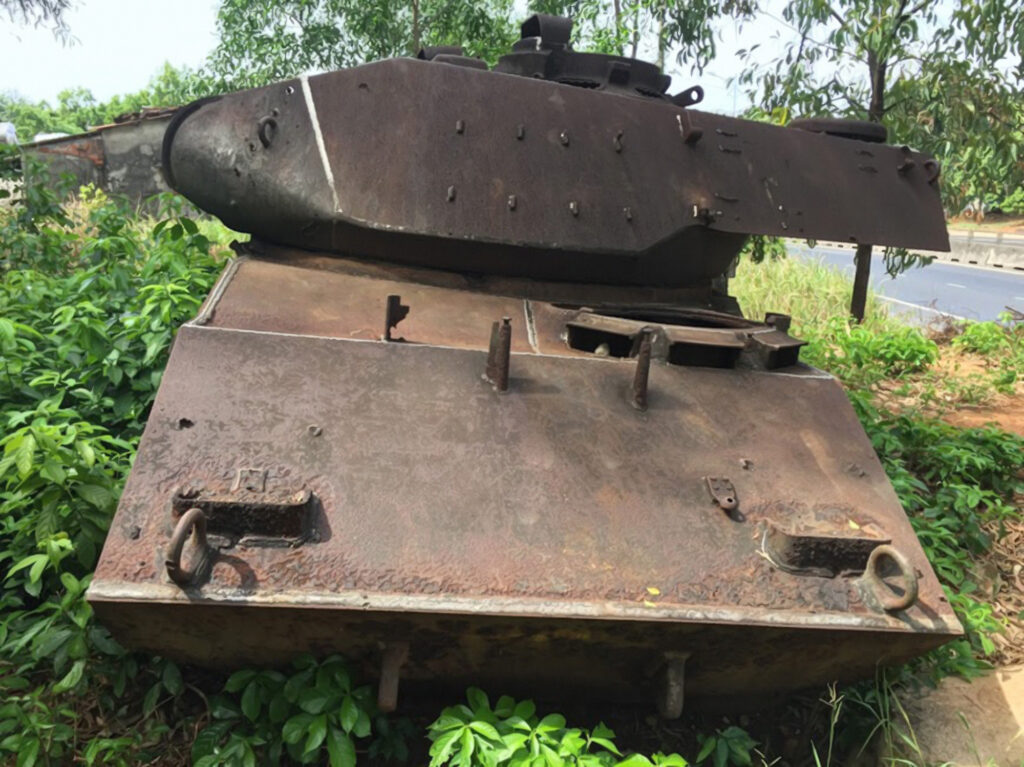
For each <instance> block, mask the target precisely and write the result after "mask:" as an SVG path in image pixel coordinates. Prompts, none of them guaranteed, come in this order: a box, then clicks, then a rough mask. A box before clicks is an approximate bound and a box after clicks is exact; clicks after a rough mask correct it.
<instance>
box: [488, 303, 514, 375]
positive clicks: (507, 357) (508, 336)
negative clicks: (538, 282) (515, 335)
mask: <svg viewBox="0 0 1024 767" xmlns="http://www.w3.org/2000/svg"><path fill="white" fill-rule="evenodd" d="M511 358H512V318H511V317H502V318H501V323H500V324H499V323H497V322H495V323H494V324H492V325H491V343H490V345H489V346H488V349H487V367H486V368H485V369H484V379H485V380H487V381H490V382H491V383H492V384H493V385H494V388H495V390H496V391H498V392H506V391H508V378H509V367H510V365H511V361H512V360H511Z"/></svg>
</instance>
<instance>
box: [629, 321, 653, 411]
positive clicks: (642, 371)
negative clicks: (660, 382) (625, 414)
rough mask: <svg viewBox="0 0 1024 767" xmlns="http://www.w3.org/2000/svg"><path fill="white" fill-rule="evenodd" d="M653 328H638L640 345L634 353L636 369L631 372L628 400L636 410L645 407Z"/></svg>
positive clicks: (649, 375)
mask: <svg viewBox="0 0 1024 767" xmlns="http://www.w3.org/2000/svg"><path fill="white" fill-rule="evenodd" d="M653 334H654V330H653V329H652V328H649V327H644V328H642V329H641V330H640V346H639V350H638V351H637V354H636V369H635V370H634V372H633V386H632V390H631V392H630V402H631V403H632V405H633V407H635V408H636V409H637V410H646V409H647V388H648V383H649V381H650V377H651V336H652V335H653Z"/></svg>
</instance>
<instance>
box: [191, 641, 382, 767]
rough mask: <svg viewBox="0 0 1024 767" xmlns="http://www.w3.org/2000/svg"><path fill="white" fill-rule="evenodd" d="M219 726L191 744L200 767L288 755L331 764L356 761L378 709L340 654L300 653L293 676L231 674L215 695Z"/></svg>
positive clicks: (347, 766)
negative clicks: (316, 655) (321, 656)
mask: <svg viewBox="0 0 1024 767" xmlns="http://www.w3.org/2000/svg"><path fill="white" fill-rule="evenodd" d="M210 714H211V716H212V717H213V719H214V720H215V723H213V724H210V725H209V726H207V727H206V728H204V729H203V730H202V731H201V732H200V733H199V734H198V735H197V736H196V739H195V742H194V743H193V745H192V759H193V764H194V765H195V767H212V765H246V764H255V763H256V754H257V751H258V752H259V753H260V755H261V757H263V760H264V761H269V762H270V763H271V764H280V763H281V761H282V758H283V757H284V756H285V755H287V756H288V757H289V758H290V759H291V760H293V761H294V762H297V763H298V764H314V763H316V764H323V758H324V755H325V752H326V756H327V760H328V763H329V764H330V765H331V767H351V765H354V764H355V763H356V746H355V740H354V739H355V738H367V737H369V735H370V731H371V717H373V716H374V715H375V714H376V706H375V704H374V699H373V692H372V690H371V689H370V688H369V687H367V686H361V687H356V686H354V685H353V681H352V675H351V673H350V672H349V669H348V667H347V666H346V665H345V663H344V661H343V660H342V659H341V658H338V657H336V656H334V657H330V658H327V659H325V660H324V661H323V662H321V663H318V662H317V661H316V660H314V659H313V658H312V657H310V656H305V655H304V656H300V657H299V658H296V660H295V662H294V664H293V673H291V674H290V675H285V674H282V673H280V672H278V671H273V670H262V671H256V670H251V669H249V670H244V671H238V672H236V673H234V674H232V675H231V677H230V678H229V679H228V680H227V682H226V683H225V685H224V689H223V692H222V694H221V695H218V696H216V697H214V698H212V699H211V700H210Z"/></svg>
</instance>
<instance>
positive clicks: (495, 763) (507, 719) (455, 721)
mask: <svg viewBox="0 0 1024 767" xmlns="http://www.w3.org/2000/svg"><path fill="white" fill-rule="evenodd" d="M744 734H745V733H744ZM427 736H428V737H429V738H430V741H431V746H430V767H442V765H455V766H456V767H471V766H475V765H479V767H506V765H507V767H562V766H563V765H564V767H571V766H572V765H578V766H579V767H651V766H652V765H659V766H660V767H686V765H687V761H686V760H685V759H683V757H681V756H680V755H679V754H668V755H666V754H663V753H657V754H654V755H653V756H651V757H647V756H644V755H642V754H631V755H629V756H626V757H623V756H622V753H621V752H620V751H619V749H618V747H616V745H615V733H614V732H612V730H610V729H609V728H608V727H605V726H604V724H598V725H597V726H596V727H595V728H594V729H593V730H585V729H582V728H579V727H568V726H567V725H566V721H565V717H564V716H562V715H561V714H548V715H547V716H543V717H541V716H538V715H537V710H536V706H535V705H534V703H533V701H530V700H524V701H516V700H514V699H512V698H510V697H509V696H507V695H503V696H502V697H501V698H499V699H498V702H497V703H496V704H495V706H494V708H491V703H490V700H488V698H487V695H486V694H484V693H483V692H482V691H481V690H478V689H475V688H470V690H469V691H468V693H467V701H466V704H460V705H458V706H451V707H449V708H446V709H444V711H442V712H441V715H440V716H439V717H438V718H437V720H436V721H434V723H433V724H431V725H430V727H428V728H427ZM748 763H749V762H748Z"/></svg>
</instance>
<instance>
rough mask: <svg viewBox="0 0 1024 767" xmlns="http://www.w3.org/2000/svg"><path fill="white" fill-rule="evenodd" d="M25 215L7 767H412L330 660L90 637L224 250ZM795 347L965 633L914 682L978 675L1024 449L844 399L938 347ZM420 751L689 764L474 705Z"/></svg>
mask: <svg viewBox="0 0 1024 767" xmlns="http://www.w3.org/2000/svg"><path fill="white" fill-rule="evenodd" d="M19 198H20V200H19V202H18V203H17V204H16V205H15V206H14V207H13V208H10V209H3V210H0V253H3V254H4V261H3V264H2V266H0V420H2V422H3V424H4V430H3V432H2V436H0V575H2V576H3V577H2V581H0V608H2V612H0V696H2V700H3V702H2V703H0V760H6V761H10V762H13V763H15V764H17V765H19V767H30V766H31V765H35V764H65V763H72V762H75V763H79V762H80V763H85V764H89V765H91V764H104V765H106V764H110V765H126V764H137V763H145V762H151V761H153V760H155V759H157V758H162V759H168V760H169V759H170V757H168V752H169V751H174V753H176V754H178V755H179V756H180V759H181V760H184V759H186V758H187V756H186V755H190V756H191V757H192V759H193V760H194V761H195V762H196V763H199V764H202V765H214V764H217V765H220V764H223V765H240V766H242V767H245V766H247V765H254V764H256V763H283V762H289V761H290V762H293V763H296V762H297V763H315V762H319V763H322V762H323V761H324V760H325V759H326V760H327V761H328V762H329V763H330V764H332V765H349V764H352V763H354V761H355V758H356V753H357V747H358V748H360V749H362V748H364V747H365V748H366V750H367V753H368V754H369V755H370V756H371V758H396V759H401V758H403V757H404V756H405V755H407V753H408V745H407V739H408V738H409V737H411V736H413V735H415V734H416V732H415V730H414V728H413V727H412V725H411V724H410V723H409V722H407V721H404V720H391V719H387V718H385V717H382V716H380V715H378V714H377V712H376V710H375V708H374V703H373V700H372V696H371V695H370V693H369V690H368V689H367V688H365V687H362V686H359V685H357V684H356V683H355V682H354V681H353V680H352V678H351V676H350V672H349V671H348V669H347V668H346V667H345V665H344V663H343V662H342V661H341V660H340V659H338V658H328V659H326V660H323V661H320V662H317V661H315V660H313V659H311V658H307V657H303V658H299V659H297V660H296V662H295V664H294V666H293V667H292V668H291V669H289V670H286V671H280V670H273V669H250V670H245V671H241V672H238V673H236V674H234V675H232V676H231V677H230V678H228V679H227V680H226V682H225V681H224V680H223V678H222V677H218V676H217V675H200V674H199V673H197V672H195V671H192V670H189V669H184V670H182V669H179V668H178V667H177V666H176V665H175V664H174V663H171V662H169V661H167V660H165V659H162V658H157V657H152V656H146V655H142V654H134V653H128V652H126V651H125V650H123V649H122V648H121V647H119V646H118V644H117V643H116V642H115V641H114V640H113V639H112V638H111V637H110V635H109V634H108V633H107V632H106V631H105V630H104V629H103V628H102V627H101V626H99V625H98V624H97V623H95V622H94V621H93V620H92V612H91V610H90V608H89V605H88V603H86V602H85V600H84V593H85V590H86V588H87V587H88V584H89V580H90V578H91V574H92V571H93V569H94V567H95V564H96V559H97V557H98V553H99V550H100V548H101V546H102V543H103V539H104V536H105V533H106V530H107V527H108V525H109V522H110V518H111V515H112V513H113V509H114V507H115V505H116V502H117V498H118V497H119V495H120V492H121V487H122V486H123V482H124V479H125V477H126V476H127V473H128V470H129V467H130V465H131V461H132V458H133V456H134V451H135V447H136V445H137V442H138V439H139V436H140V434H141V431H142V427H143V424H144V423H145V419H146V416H147V413H148V411H149V408H150V406H151V404H152V402H153V398H154V396H155V393H156V390H157V387H158V385H159V382H160V376H161V371H162V369H163V365H164V362H165V360H166V356H167V352H168V349H169V346H170V343H171V340H172V338H173V335H174V332H175V329H176V328H177V327H178V326H179V325H180V324H181V323H182V322H184V321H186V320H187V319H189V318H190V317H192V316H193V315H194V314H195V312H196V310H197V308H198V306H199V304H200V301H201V300H202V298H203V297H204V296H205V295H206V294H207V292H208V291H209V290H210V288H211V287H212V284H213V282H214V280H215V278H216V275H217V273H218V271H219V269H220V266H221V264H220V263H218V259H217V258H216V257H215V256H214V255H213V251H214V247H213V245H212V243H211V240H212V239H216V240H217V241H223V240H224V239H226V238H227V237H228V236H230V235H229V234H228V233H226V232H225V231H224V230H223V229H222V228H221V229H217V228H216V227H215V226H214V225H213V224H210V223H209V222H205V223H202V224H199V225H197V224H196V223H195V222H192V221H190V220H188V219H187V218H182V217H181V216H180V215H177V214H175V215H173V216H171V217H170V218H167V219H165V220H164V221H161V222H160V223H158V224H156V225H153V224H152V223H146V222H141V221H140V220H139V219H137V218H135V217H134V216H133V215H131V214H130V211H128V210H127V208H126V207H125V206H124V204H123V203H121V202H118V201H117V200H112V199H108V198H107V197H105V196H104V195H102V194H99V193H96V192H87V193H86V194H85V195H84V202H80V203H77V204H75V205H72V206H70V207H65V206H63V205H61V204H60V203H59V201H58V200H57V198H56V197H55V196H54V195H53V194H52V193H50V192H48V191H47V190H46V189H45V188H33V189H31V190H29V191H28V192H26V193H23V194H19ZM169 209H170V210H172V211H173V210H174V205H170V206H169ZM179 210H180V208H179ZM786 263H787V262H786V261H785V260H783V261H771V260H769V261H766V262H765V264H763V265H762V266H761V267H758V268H765V269H777V268H784V269H792V267H791V266H784V267H779V264H786ZM787 273H788V274H790V275H791V276H792V275H793V274H797V273H796V272H793V271H790V272H787ZM800 279H803V277H800ZM800 284H802V285H803V284H804V283H802V282H801V283H800ZM809 285H810V283H807V285H805V287H807V290H808V291H811V288H810V287H809ZM812 292H813V291H812ZM778 295H781V293H778ZM831 295H832V296H833V298H834V297H835V296H836V295H838V293H835V294H831ZM829 300H832V299H829ZM827 306H828V305H827V302H823V303H821V304H819V305H817V308H818V309H819V310H820V311H821V312H823V313H825V312H827V311H828V308H827ZM773 308H780V307H778V306H775V307H773ZM781 308H782V309H783V311H786V310H787V308H786V307H781ZM844 312H845V308H844V307H840V310H839V314H838V315H836V316H840V317H841V316H843V313H844ZM803 331H804V333H805V334H806V335H807V336H808V337H809V338H810V340H811V347H810V349H809V350H808V356H809V357H810V358H811V359H812V360H814V361H815V362H816V363H817V364H820V365H822V366H825V367H828V368H829V369H832V370H833V371H835V372H837V373H838V374H839V375H840V376H841V377H842V378H843V379H844V380H845V381H846V382H847V383H848V384H850V385H851V386H852V387H854V388H851V390H850V395H851V398H852V399H853V401H854V403H855V405H856V407H857V409H858V413H859V414H860V416H861V419H862V421H863V423H864V425H865V428H866V429H867V431H868V433H869V435H870V436H871V438H872V441H873V443H874V445H875V449H876V450H877V451H878V453H879V455H880V456H881V457H882V460H883V463H884V465H885V467H886V470H887V472H888V473H889V476H890V477H891V478H892V480H893V483H894V485H895V487H896V490H897V492H898V493H899V494H900V498H901V500H902V501H903V503H904V506H905V507H906V509H907V512H908V514H909V515H910V518H911V522H912V524H913V525H914V528H915V530H917V532H918V535H919V536H920V538H921V540H922V543H923V545H924V547H925V550H926V552H927V553H928V556H929V558H930V559H931V561H932V563H933V565H934V566H935V568H936V571H937V572H938V574H939V577H940V579H941V580H942V582H943V585H944V586H945V587H946V589H947V594H948V595H949V599H950V603H951V604H952V605H953V607H954V609H955V610H956V611H957V614H958V615H959V616H960V618H961V620H962V621H963V622H964V624H965V626H966V627H967V629H968V639H967V640H964V641H963V642H960V643H954V644H953V645H950V646H948V647H947V648H944V649H942V650H940V651H938V652H937V653H935V654H933V655H932V656H931V657H930V658H929V659H928V661H927V662H926V664H925V669H926V670H927V671H928V672H929V673H931V674H933V675H940V674H944V673H951V672H957V673H964V674H969V673H973V672H976V671H977V669H978V668H979V661H978V658H979V657H981V656H983V655H985V654H987V653H990V652H991V649H992V648H991V641H990V639H989V638H988V637H989V635H990V634H991V633H992V632H993V631H997V630H998V629H999V624H998V621H996V620H995V619H994V617H993V613H992V610H991V607H990V606H989V605H987V604H986V603H985V602H984V601H983V600H982V599H981V595H980V594H978V593H977V588H976V586H974V585H973V582H972V579H971V571H972V567H973V564H974V561H975V559H976V558H977V557H979V556H982V555H983V554H984V553H985V552H986V551H987V550H988V548H989V547H990V546H991V542H992V540H991V536H992V535H993V532H994V533H995V534H998V531H999V528H998V526H999V524H1000V522H1001V521H1005V520H1006V519H1008V518H1009V517H1010V515H1011V514H1014V513H1016V510H1015V509H1014V507H1013V506H1012V497H1013V494H1014V493H1015V492H1020V491H1021V490H1022V488H1021V479H1020V476H1019V475H1020V471H1021V467H1022V465H1024V445H1022V440H1021V439H1020V438H1018V437H1013V436H1011V435H1007V434H1005V433H1003V432H1000V431H998V430H994V429H971V430H962V429H956V428H954V427H952V426H948V425H946V424H942V423H940V422H935V421H929V420H922V419H920V418H916V417H911V416H909V415H903V416H898V415H894V414H891V413H887V412H885V411H882V410H879V409H877V408H876V407H875V406H874V405H873V404H872V401H871V398H870V396H869V394H868V393H867V392H866V390H865V389H863V388H856V387H858V386H864V385H866V384H867V383H870V382H873V381H876V380H878V379H879V377H884V376H892V375H900V374H903V373H905V372H909V371H913V370H919V369H921V368H922V367H925V366H927V365H930V364H931V363H932V361H934V355H935V347H934V344H931V342H929V341H927V340H926V339H924V338H923V337H922V336H921V335H920V334H919V333H917V332H916V331H908V330H903V329H900V328H899V327H898V326H896V325H895V323H893V322H892V321H891V320H889V319H887V318H885V317H884V316H882V315H879V316H876V317H874V318H873V319H872V320H871V321H870V322H869V323H868V324H866V325H865V326H862V327H859V328H857V327H851V326H850V325H849V324H848V323H847V322H846V321H845V320H833V321H832V322H824V321H821V322H818V323H816V324H807V325H805V326H804V327H803ZM970 332H971V333H972V336H971V337H974V336H975V335H977V334H979V333H983V332H985V333H988V332H989V331H987V330H986V331H977V330H975V331H970ZM963 343H967V342H966V341H965V342H963ZM972 343H973V342H972ZM978 343H980V341H978ZM217 690H219V692H215V691H217ZM195 733H198V735H197V736H196V737H193V735H194V734H195ZM428 735H429V738H430V740H431V744H432V745H431V758H432V760H433V762H434V764H435V765H438V766H439V765H442V764H458V765H469V764H481V765H484V764H487V765H490V764H494V765H499V764H510V765H511V764H530V765H533V764H539V763H541V761H543V763H544V764H546V765H556V766H557V765H563V764H564V765H569V764H574V765H587V764H589V765H592V767H597V765H627V766H628V767H642V766H645V765H666V766H668V765H673V766H675V767H679V766H680V765H684V764H685V760H684V759H683V758H682V757H681V756H679V755H678V754H670V755H667V756H666V755H664V754H661V753H657V754H653V755H651V756H645V755H642V754H632V755H628V756H623V755H622V754H620V753H619V752H618V747H617V746H616V745H615V739H614V734H613V733H612V732H611V731H610V730H609V729H608V728H606V727H603V726H601V725H598V726H597V727H595V728H594V729H593V730H585V729H582V728H574V727H569V726H568V725H567V724H566V723H565V720H564V718H563V717H561V716H560V715H557V714H549V715H548V716H545V717H539V716H538V715H537V714H536V712H535V711H534V709H533V707H532V704H529V703H525V702H516V701H513V700H511V699H509V698H502V699H500V700H499V701H498V703H497V704H496V705H495V706H494V707H493V708H491V706H490V703H489V701H488V700H487V698H486V696H483V695H482V693H478V692H476V691H472V692H471V693H470V695H469V705H468V706H455V707H452V708H449V709H446V710H445V711H444V712H443V713H442V714H441V716H440V717H439V718H438V720H437V721H436V722H435V723H434V724H433V725H431V727H430V728H429V731H428ZM755 745H756V744H755V743H754V741H753V740H752V739H751V738H750V736H749V735H748V734H747V733H746V732H745V731H744V730H742V729H741V728H738V727H726V728H724V729H721V730H716V731H715V732H714V733H713V734H711V735H708V736H706V737H704V738H702V739H701V747H700V749H699V753H698V758H697V761H698V762H710V763H712V764H714V765H715V766H716V767H723V766H724V765H747V764H750V763H751V761H752V757H751V754H752V752H753V749H754V746H755Z"/></svg>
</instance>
